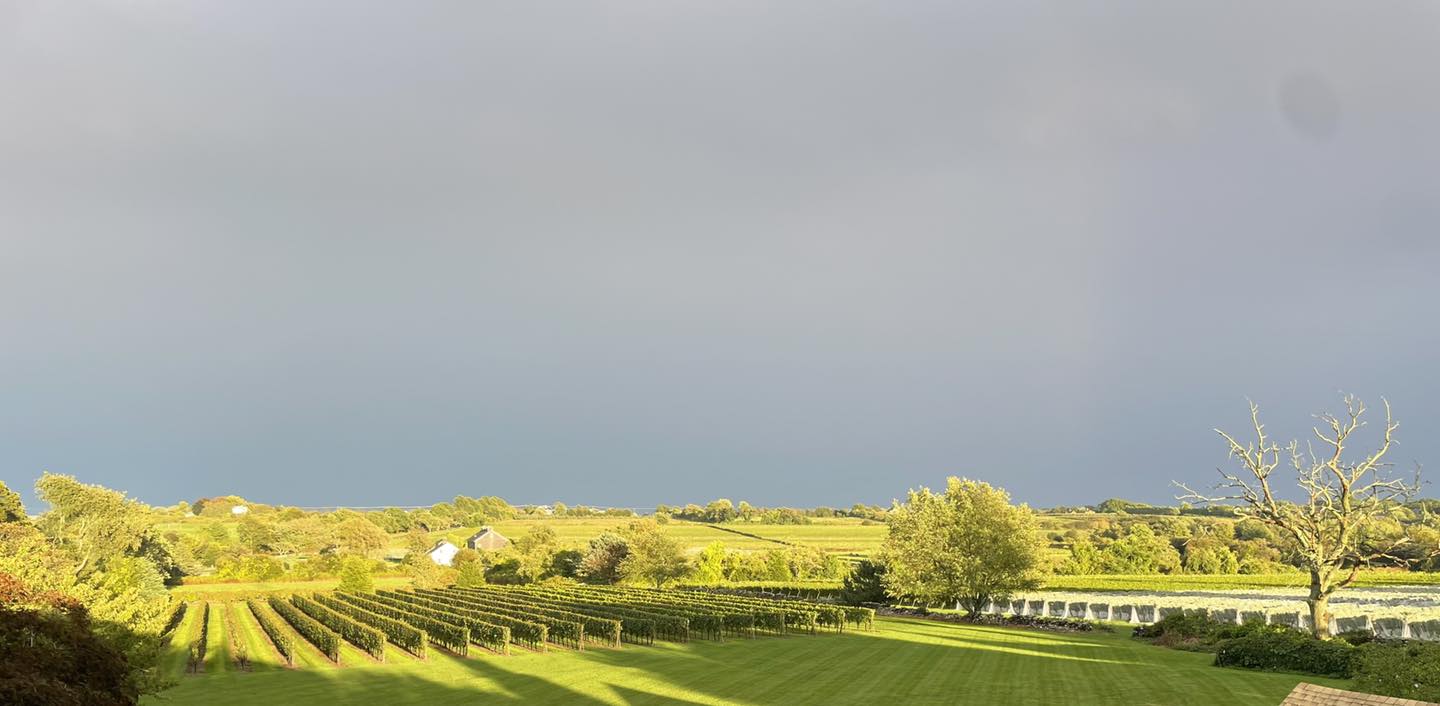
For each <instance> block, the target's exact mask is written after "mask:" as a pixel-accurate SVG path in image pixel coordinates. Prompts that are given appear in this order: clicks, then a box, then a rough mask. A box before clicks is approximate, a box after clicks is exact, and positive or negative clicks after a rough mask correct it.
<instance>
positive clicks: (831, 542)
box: [391, 517, 886, 554]
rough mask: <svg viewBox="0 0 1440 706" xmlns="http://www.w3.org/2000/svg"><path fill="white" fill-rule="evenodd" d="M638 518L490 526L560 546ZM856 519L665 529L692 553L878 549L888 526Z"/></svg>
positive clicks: (456, 536)
mask: <svg viewBox="0 0 1440 706" xmlns="http://www.w3.org/2000/svg"><path fill="white" fill-rule="evenodd" d="M633 521H634V518H627V517H593V518H590V517H587V518H568V517H565V518H527V519H520V520H504V521H501V522H496V523H493V524H491V525H490V526H491V527H493V528H495V529H496V530H497V531H499V532H500V533H501V534H503V535H505V536H506V537H509V538H510V539H512V540H513V539H517V538H519V537H522V536H524V535H526V534H528V533H529V532H530V531H531V530H533V529H535V528H536V527H541V526H544V527H549V528H550V529H552V530H554V531H555V534H556V536H557V537H558V538H559V540H560V544H562V545H564V546H568V547H581V546H584V545H585V544H586V543H588V542H589V541H590V540H591V539H593V538H595V537H596V536H598V535H599V534H600V533H601V532H605V531H607V530H608V531H615V530H619V529H622V528H624V527H625V525H627V524H629V523H631V522H633ZM862 522H863V521H862V520H858V519H854V518H835V519H825V520H816V521H815V522H814V523H813V524H808V525H763V524H751V523H738V522H736V523H726V524H722V525H708V524H704V523H699V522H684V521H681V520H672V521H670V523H669V524H667V525H665V532H666V534H669V535H670V536H672V537H674V538H675V539H677V540H679V541H680V543H681V544H682V545H684V547H685V550H686V551H687V552H690V553H698V552H699V551H700V550H701V549H703V548H704V547H705V546H706V545H707V544H710V543H711V542H717V541H718V542H721V543H722V544H724V545H725V546H726V547H727V548H730V549H739V550H764V549H777V548H782V547H784V546H785V545H786V544H787V543H789V544H800V545H804V546H810V547H818V548H820V549H823V550H825V551H827V552H831V553H835V554H868V553H870V552H873V551H875V550H877V549H879V548H880V543H881V542H883V541H884V540H885V531H886V528H885V525H881V524H870V525H866V524H862ZM479 529H480V528H478V527H456V528H453V529H448V530H444V531H442V532H432V533H431V536H432V537H433V538H434V539H435V540H437V541H438V540H439V539H442V538H444V539H449V540H450V541H451V542H454V543H455V544H457V545H459V546H464V545H463V542H464V541H465V540H466V539H467V538H469V537H470V536H471V535H473V534H475V532H477V531H478V530H479ZM403 539H404V538H403V537H399V538H397V540H396V542H395V544H394V545H393V546H392V547H391V553H392V554H394V553H396V552H398V551H400V550H401V549H402V548H403Z"/></svg>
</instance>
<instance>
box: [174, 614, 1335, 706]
mask: <svg viewBox="0 0 1440 706" xmlns="http://www.w3.org/2000/svg"><path fill="white" fill-rule="evenodd" d="M1210 661H1211V657H1210V656H1209V655H1205V654H1195V653H1189V652H1181V651H1175V650H1167V649H1164V648H1159V647H1153V646H1150V645H1146V644H1143V643H1140V642H1136V641H1134V640H1131V639H1130V638H1129V637H1127V636H1126V635H1124V634H1123V633H1115V634H1110V633H1089V634H1068V633H1043V632H1031V631H1023V630H1009V629H1001V628H993V627H979V626H960V625H952V624H947V623H938V622H927V621H920V620H902V619H893V618H887V619H880V620H878V621H877V630H876V631H875V632H872V633H846V634H844V635H826V636H822V637H790V638H760V639H757V640H729V641H726V642H723V643H720V642H691V643H688V644H684V645H680V644H674V643H659V644H657V645H656V646H654V647H627V648H625V649H620V650H611V649H591V650H586V651H585V652H573V651H568V650H564V651H554V652H551V653H549V654H543V655H542V654H534V653H525V652H522V653H519V654H516V655H512V656H509V657H497V656H494V655H488V654H487V655H484V656H480V657H472V658H469V659H459V658H456V657H452V656H449V655H446V654H444V653H443V652H441V651H439V650H434V651H432V654H431V656H430V657H429V659H427V660H424V661H421V660H417V659H414V658H408V659H392V657H391V655H389V654H387V656H386V663H385V664H379V663H376V662H374V661H373V660H368V659H366V660H353V661H351V660H347V659H346V658H343V657H342V660H341V665H340V666H332V665H328V664H322V665H315V666H314V667H305V666H302V667H300V668H297V669H270V670H265V671H262V670H257V671H255V672H251V673H243V672H238V671H235V670H229V671H220V672H209V673H205V674H201V675H183V676H181V677H180V685H179V686H177V687H176V688H174V689H171V690H170V691H167V692H165V694H164V695H163V699H156V698H151V699H148V700H147V701H146V703H148V704H152V705H159V704H163V703H169V704H217V705H218V704H267V705H268V704H282V703H326V704H427V705H428V704H461V703H465V704H473V703H486V704H504V703H517V704H518V703H524V704H580V705H582V706H585V705H596V704H752V705H754V704H876V703H886V704H942V703H944V704H951V703H965V704H1051V703H1065V704H1069V705H1083V704H1127V705H1133V704H1164V705H1166V706H1175V705H1180V704H1197V705H1203V704H1225V705H1227V706H1229V705H1231V704H1276V703H1279V702H1280V699H1281V698H1283V697H1284V695H1285V694H1286V693H1287V692H1288V691H1289V690H1290V689H1291V688H1293V687H1294V686H1295V684H1296V683H1298V682H1300V681H1302V677H1300V676H1298V675H1287V674H1267V673H1260V672H1245V671H1237V670H1230V669H1221V668H1218V667H1214V666H1211V665H1210ZM1303 680H1304V681H1313V682H1317V683H1323V684H1327V685H1330V686H1344V684H1343V683H1341V682H1337V681H1335V680H1324V679H1315V678H1309V677H1305V678H1303Z"/></svg>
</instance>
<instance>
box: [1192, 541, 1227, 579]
mask: <svg viewBox="0 0 1440 706" xmlns="http://www.w3.org/2000/svg"><path fill="white" fill-rule="evenodd" d="M1239 570H1240V561H1239V560H1238V559H1236V557H1235V552H1233V551H1231V550H1230V547H1227V546H1225V545H1224V544H1222V543H1220V542H1218V541H1216V540H1214V539H1210V538H1208V537H1207V538H1196V539H1192V540H1190V541H1189V542H1188V543H1187V544H1186V545H1185V571H1186V572H1188V573H1192V574H1233V573H1236V572H1237V571H1239Z"/></svg>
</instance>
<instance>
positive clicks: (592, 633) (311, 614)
mask: <svg viewBox="0 0 1440 706" xmlns="http://www.w3.org/2000/svg"><path fill="white" fill-rule="evenodd" d="M182 605H185V607H184V608H180V609H177V611H176V613H175V616H174V618H173V619H172V623H173V625H174V627H173V629H172V630H171V631H170V634H171V648H170V649H171V650H172V652H175V653H176V656H175V657H174V658H173V659H172V660H171V665H172V671H175V672H179V671H180V669H179V668H180V666H182V665H183V667H184V673H186V674H204V673H209V672H216V671H218V672H229V671H241V672H249V671H264V670H267V669H277V668H296V667H300V668H305V667H327V666H332V667H333V666H349V665H357V664H379V663H387V662H397V661H399V662H404V661H414V660H425V659H427V656H428V654H429V651H430V650H431V649H438V650H442V651H444V652H447V653H449V654H451V655H454V656H459V657H474V656H479V655H493V656H504V655H508V654H512V653H513V652H514V651H525V652H530V653H535V654H543V653H546V652H549V651H551V650H565V651H584V650H587V649H595V648H602V649H623V648H626V647H628V646H641V647H645V646H651V645H655V644H656V643H657V642H670V643H687V642H691V641H727V640H755V639H761V638H766V637H781V636H790V635H802V636H810V635H816V634H820V633H827V632H828V633H843V632H846V631H856V630H859V631H867V632H868V631H871V630H873V628H874V619H875V613H874V611H873V610H871V609H869V608H852V607H842V606H835V605H829V604H824V603H816V602H812V601H806V600H800V599H793V598H759V597H752V596H744V595H723V594H718V593H711V592H706V591H688V590H687V591H678V590H659V589H648V588H621V587H612V586H604V587H602V586H581V585H531V586H524V587H494V586H483V587H476V588H455V587H452V588H443V589H406V590H383V589H382V590H379V591H376V592H374V593H365V594H361V593H348V592H344V591H331V592H323V593H313V594H298V593H297V594H293V595H289V596H279V595H270V596H266V597H264V598H251V599H247V600H235V601H195V602H193V603H191V604H188V605H186V604H182ZM212 616H214V618H213V621H212ZM192 617H193V618H195V619H193V620H191V619H189V618H192ZM181 651H183V656H181V655H180V652H181ZM207 655H208V657H207ZM222 655H223V656H222Z"/></svg>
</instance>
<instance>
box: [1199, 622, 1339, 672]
mask: <svg viewBox="0 0 1440 706" xmlns="http://www.w3.org/2000/svg"><path fill="white" fill-rule="evenodd" d="M1354 657H1355V648H1354V647H1352V646H1350V644H1349V643H1346V642H1341V641H1339V640H1317V639H1315V638H1313V637H1311V636H1310V635H1309V634H1308V633H1305V632H1301V631H1299V630H1296V629H1293V628H1285V627H1280V626H1275V625H1271V626H1268V627H1267V628H1265V629H1258V628H1257V629H1255V630H1254V631H1253V632H1251V633H1250V634H1248V635H1245V636H1243V637H1237V638H1233V639H1229V640H1223V641H1221V642H1220V644H1219V648H1218V649H1217V650H1216V652H1215V664H1216V666H1220V667H1241V668H1244V669H1263V670H1267V671H1280V672H1303V673H1305V674H1315V675H1318V676H1328V677H1341V678H1347V677H1349V676H1350V675H1351V674H1352V673H1353V671H1354V669H1353V666H1352V663H1353V661H1354Z"/></svg>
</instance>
